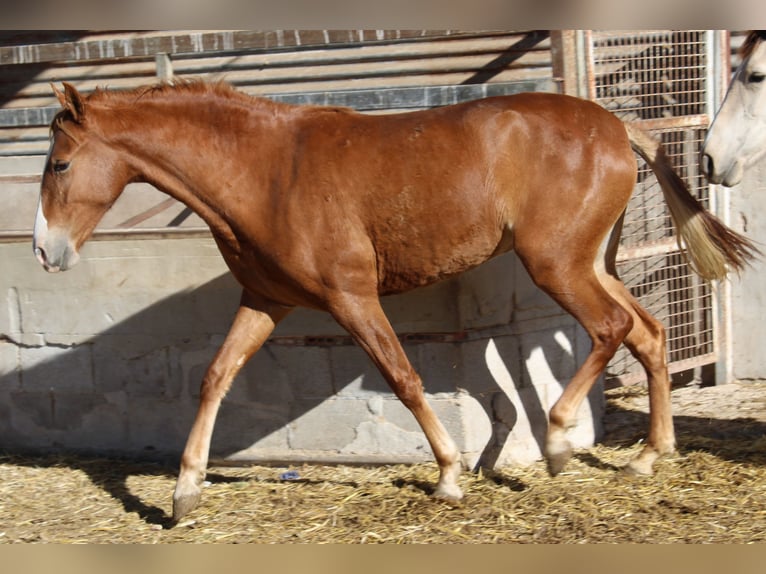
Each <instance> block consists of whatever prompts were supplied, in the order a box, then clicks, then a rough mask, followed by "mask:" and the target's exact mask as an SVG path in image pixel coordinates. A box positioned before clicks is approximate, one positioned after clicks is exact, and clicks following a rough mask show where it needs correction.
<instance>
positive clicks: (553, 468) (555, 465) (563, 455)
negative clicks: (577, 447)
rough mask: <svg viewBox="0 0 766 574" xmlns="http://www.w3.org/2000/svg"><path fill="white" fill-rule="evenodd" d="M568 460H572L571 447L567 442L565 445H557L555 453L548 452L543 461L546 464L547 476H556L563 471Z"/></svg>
mask: <svg viewBox="0 0 766 574" xmlns="http://www.w3.org/2000/svg"><path fill="white" fill-rule="evenodd" d="M570 458H572V446H571V445H570V444H569V443H568V442H567V443H566V444H565V445H559V449H558V450H557V451H556V452H551V451H550V450H549V451H548V454H547V456H546V457H545V461H546V462H547V463H548V474H550V475H551V476H556V475H557V474H558V473H560V472H561V471H562V470H564V467H565V466H566V464H567V462H569V459H570Z"/></svg>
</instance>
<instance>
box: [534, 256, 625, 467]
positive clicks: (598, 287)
mask: <svg viewBox="0 0 766 574" xmlns="http://www.w3.org/2000/svg"><path fill="white" fill-rule="evenodd" d="M561 253H563V250H562V251H561ZM519 255H520V256H521V258H522V261H523V262H524V264H525V265H526V267H527V270H528V271H529V273H530V276H531V277H532V279H533V280H534V281H535V283H536V284H537V285H538V286H539V287H540V288H541V289H543V290H544V291H545V292H546V293H548V294H549V295H550V296H551V297H553V299H555V300H556V302H558V303H559V305H561V306H562V307H563V308H564V309H565V310H566V311H567V312H569V313H570V314H571V315H572V316H573V317H574V318H575V319H577V320H578V321H579V322H580V324H581V325H582V326H583V327H584V328H585V330H586V331H587V333H588V335H589V336H590V338H591V341H592V343H593V346H592V348H591V351H590V354H589V355H588V356H587V358H586V359H585V361H584V362H583V364H582V365H581V366H580V368H579V369H578V370H577V372H576V373H575V375H574V377H573V378H572V380H571V381H570V382H569V384H568V385H567V386H566V387H565V388H564V391H563V392H562V394H561V397H560V398H559V400H558V401H556V403H555V404H554V405H553V407H552V408H551V410H550V413H549V424H548V435H547V438H546V444H545V457H546V460H547V462H548V470H549V471H550V473H551V474H552V475H556V474H558V473H559V472H560V471H561V470H562V469H563V468H564V465H565V464H566V463H567V461H568V460H569V458H570V457H571V455H572V446H571V443H570V442H569V439H568V438H567V437H566V433H567V430H568V429H569V428H571V427H572V426H574V424H575V422H576V415H577V410H578V409H579V407H580V405H581V404H582V402H583V400H585V398H586V397H587V395H588V392H590V390H591V388H592V387H593V385H594V384H595V382H596V380H597V379H598V377H599V375H600V374H601V373H602V372H603V370H604V369H605V368H606V365H607V363H608V362H609V360H610V359H611V358H612V356H613V355H614V353H615V351H616V350H617V348H618V347H619V346H620V343H622V341H623V339H624V338H625V336H626V335H627V333H628V332H629V331H630V329H631V327H632V324H633V321H632V318H631V315H630V314H629V313H628V312H627V311H626V310H625V309H624V308H623V307H622V305H620V304H619V303H618V302H617V301H616V300H615V299H614V298H613V297H612V296H611V295H610V294H609V293H608V292H607V291H606V289H605V288H604V286H603V285H602V284H601V282H600V281H599V279H598V276H597V275H596V273H595V271H594V269H593V267H592V266H590V265H587V266H584V265H582V264H580V263H573V264H566V263H565V262H563V261H559V260H557V259H556V258H553V259H552V260H551V259H549V260H548V261H545V258H542V257H535V258H532V259H526V258H525V256H524V255H525V254H524V253H522V252H520V253H519ZM586 259H587V258H586Z"/></svg>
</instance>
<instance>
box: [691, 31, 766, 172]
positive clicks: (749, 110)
mask: <svg viewBox="0 0 766 574" xmlns="http://www.w3.org/2000/svg"><path fill="white" fill-rule="evenodd" d="M764 40H766V31H763V30H760V31H755V32H751V33H750V34H749V35H748V37H747V39H746V40H745V42H744V44H743V48H742V58H743V59H742V63H741V64H740V66H739V68H738V69H737V71H736V73H735V75H734V77H733V78H732V81H731V84H730V86H729V91H728V92H727V94H726V98H725V99H724V101H723V104H721V108H720V109H719V110H718V113H717V114H716V117H715V120H714V121H713V125H712V126H710V131H709V132H708V134H707V137H706V138H705V144H704V146H703V148H702V170H703V171H704V173H705V175H706V176H707V177H708V179H709V180H710V182H712V183H722V184H723V185H726V186H733V185H736V184H738V183H739V182H740V181H741V180H742V176H743V175H744V171H745V168H746V167H748V166H750V165H752V164H753V163H755V162H756V161H757V160H758V159H759V158H760V157H761V156H763V155H764V153H766V41H764Z"/></svg>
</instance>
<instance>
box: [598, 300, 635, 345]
mask: <svg viewBox="0 0 766 574" xmlns="http://www.w3.org/2000/svg"><path fill="white" fill-rule="evenodd" d="M632 329H633V317H632V316H631V315H630V313H628V312H627V311H626V310H625V309H623V308H622V307H615V308H614V309H613V310H612V311H611V312H610V313H609V314H608V315H607V316H606V317H604V319H603V320H602V321H601V322H600V324H599V325H598V327H597V330H596V332H595V334H594V335H593V336H592V338H593V344H594V346H596V345H598V346H600V347H602V348H603V349H604V351H605V352H607V353H609V354H610V355H611V354H613V353H614V352H615V351H617V347H619V346H620V344H621V343H622V342H623V341H624V340H625V337H627V336H628V333H630V331H631V330H632Z"/></svg>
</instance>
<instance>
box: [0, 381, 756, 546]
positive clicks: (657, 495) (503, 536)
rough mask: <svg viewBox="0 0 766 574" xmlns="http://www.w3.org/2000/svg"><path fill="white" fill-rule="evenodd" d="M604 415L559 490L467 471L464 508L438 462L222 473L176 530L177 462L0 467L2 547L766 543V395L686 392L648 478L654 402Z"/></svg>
mask: <svg viewBox="0 0 766 574" xmlns="http://www.w3.org/2000/svg"><path fill="white" fill-rule="evenodd" d="M607 403H608V408H607V414H606V418H605V429H606V437H605V439H604V441H603V443H602V444H599V445H597V446H595V447H593V448H590V449H586V450H582V451H579V452H577V453H576V454H575V456H574V457H573V459H572V461H571V462H570V463H569V464H568V466H567V467H566V469H565V471H564V472H563V473H561V474H560V475H559V476H557V477H555V478H551V477H549V476H548V475H547V472H546V470H545V466H544V465H543V464H542V463H538V464H534V465H532V466H530V467H526V468H516V467H514V468H502V469H498V470H496V471H493V472H486V473H478V474H476V473H470V472H466V473H464V475H463V476H462V478H461V486H462V488H463V489H464V491H465V493H466V497H465V499H464V501H463V502H462V503H459V504H447V503H444V502H440V501H435V500H433V499H431V498H430V497H429V496H428V494H429V493H430V492H431V489H432V485H433V482H434V481H435V479H436V477H437V474H438V471H437V468H436V466H435V465H434V464H418V465H394V466H383V467H363V466H360V467H352V466H324V465H302V466H295V467H291V468H278V467H267V466H250V467H243V468H234V467H212V468H210V472H209V474H208V481H207V483H206V488H205V490H204V493H203V500H202V503H201V504H200V506H199V507H198V508H197V509H196V510H195V511H194V512H192V513H191V514H190V515H189V516H188V517H187V518H186V519H185V520H183V521H182V522H181V523H180V524H177V525H173V524H171V522H170V519H169V514H170V511H171V495H172V491H173V486H174V481H175V475H176V468H175V465H174V464H158V463H156V462H154V463H152V462H139V461H130V460H119V459H113V458H96V457H82V456H71V455H66V456H63V455H62V456H36V457H29V456H19V455H0V543H46V542H57V543H85V542H90V543H115V542H119V543H173V542H216V543H284V542H290V543H293V542H299V543H302V542H319V543H322V542H341V543H424V542H429V543H431V542H444V543H447V542H449V543H454V542H456V543H478V542H501V543H510V542H522V543H536V542H546V543H593V542H610V543H611V542H652V543H667V542H683V543H707V542H717V543H753V542H761V543H763V542H766V383H741V384H740V383H737V384H731V385H725V386H719V387H707V388H700V387H696V386H686V387H681V388H677V389H675V390H674V391H673V406H674V419H675V424H676V434H677V437H678V454H677V455H674V456H670V457H666V458H663V459H662V460H660V461H659V462H658V464H657V465H656V472H655V475H654V476H652V477H648V478H636V477H630V476H627V475H626V474H624V473H621V472H620V467H621V466H623V465H624V464H625V463H626V462H627V461H628V460H629V459H630V457H631V456H634V455H635V454H636V453H637V452H638V451H639V450H640V448H641V441H642V440H643V439H644V437H645V436H646V425H647V414H646V412H647V396H646V391H645V389H643V388H642V387H639V386H637V387H622V388H617V389H612V390H610V391H607ZM286 471H289V474H285V472H286Z"/></svg>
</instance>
